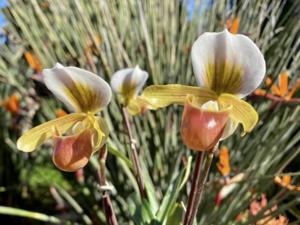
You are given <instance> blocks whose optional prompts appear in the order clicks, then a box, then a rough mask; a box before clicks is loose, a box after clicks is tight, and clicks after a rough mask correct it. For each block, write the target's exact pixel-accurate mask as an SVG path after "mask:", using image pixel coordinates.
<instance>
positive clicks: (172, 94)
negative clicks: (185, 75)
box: [142, 84, 217, 108]
mask: <svg viewBox="0 0 300 225" xmlns="http://www.w3.org/2000/svg"><path fill="white" fill-rule="evenodd" d="M187 95H192V96H194V101H195V102H196V103H197V104H199V105H200V104H203V103H205V102H207V101H209V100H216V99H217V95H216V93H215V92H213V91H211V90H209V89H207V88H204V87H193V86H187V85H180V84H168V85H152V86H149V87H147V88H145V90H144V91H143V93H142V98H144V99H145V100H147V101H149V103H151V105H152V107H153V108H162V107H166V106H168V105H170V104H181V105H183V104H184V103H185V101H186V96H187Z"/></svg>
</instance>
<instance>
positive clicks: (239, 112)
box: [218, 94, 258, 133]
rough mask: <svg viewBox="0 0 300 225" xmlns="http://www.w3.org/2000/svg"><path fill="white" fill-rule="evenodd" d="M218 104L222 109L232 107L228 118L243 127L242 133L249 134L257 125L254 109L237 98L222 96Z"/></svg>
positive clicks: (228, 95)
mask: <svg viewBox="0 0 300 225" xmlns="http://www.w3.org/2000/svg"><path fill="white" fill-rule="evenodd" d="M218 102H219V103H220V105H221V106H222V107H228V106H232V110H231V112H230V117H231V119H233V120H235V121H237V122H239V123H241V124H242V125H243V128H244V132H247V133H248V132H250V131H251V130H252V129H253V128H254V127H255V125H256V124H257V122H258V114H257V112H256V111H255V109H254V108H253V107H252V106H251V105H250V104H249V103H247V102H245V101H244V100H242V99H239V98H238V97H237V96H234V95H230V94H222V95H220V96H219V98H218Z"/></svg>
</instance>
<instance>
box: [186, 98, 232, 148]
mask: <svg viewBox="0 0 300 225" xmlns="http://www.w3.org/2000/svg"><path fill="white" fill-rule="evenodd" d="M193 100H194V99H193V96H188V97H187V101H186V103H185V105H184V111H183V115H182V124H181V136H182V139H183V142H184V144H185V145H187V146H188V147H189V148H190V149H192V150H196V151H208V150H210V149H212V148H213V147H214V146H215V145H216V144H217V143H218V142H219V140H220V138H221V136H222V133H223V130H224V128H225V125H226V122H227V120H228V111H227V110H221V111H219V107H218V104H217V103H216V102H214V101H209V102H207V103H205V104H203V105H202V106H201V107H198V106H197V105H195V104H193Z"/></svg>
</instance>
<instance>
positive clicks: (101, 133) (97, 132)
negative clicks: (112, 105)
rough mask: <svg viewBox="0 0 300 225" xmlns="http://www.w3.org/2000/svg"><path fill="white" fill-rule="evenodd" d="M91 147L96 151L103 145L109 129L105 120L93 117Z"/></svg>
mask: <svg viewBox="0 0 300 225" xmlns="http://www.w3.org/2000/svg"><path fill="white" fill-rule="evenodd" d="M92 128H93V147H94V151H98V150H99V149H100V148H101V147H102V146H103V145H104V144H105V143H106V140H107V138H108V135H109V128H108V126H107V124H106V122H105V120H104V119H103V118H101V117H99V116H94V117H93V123H92Z"/></svg>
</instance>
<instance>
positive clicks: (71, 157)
mask: <svg viewBox="0 0 300 225" xmlns="http://www.w3.org/2000/svg"><path fill="white" fill-rule="evenodd" d="M92 153H93V145H92V131H91V130H85V131H83V132H81V133H79V134H76V135H71V136H66V137H62V136H57V135H56V136H54V152H53V156H52V160H53V162H54V164H55V165H56V167H58V168H59V169H61V170H63V171H66V172H73V171H76V170H78V169H80V168H83V167H84V166H85V165H86V164H87V163H88V161H89V159H90V157H91V155H92Z"/></svg>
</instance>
